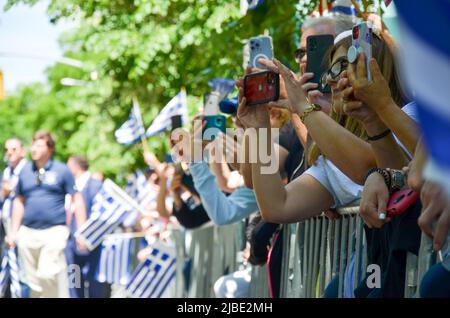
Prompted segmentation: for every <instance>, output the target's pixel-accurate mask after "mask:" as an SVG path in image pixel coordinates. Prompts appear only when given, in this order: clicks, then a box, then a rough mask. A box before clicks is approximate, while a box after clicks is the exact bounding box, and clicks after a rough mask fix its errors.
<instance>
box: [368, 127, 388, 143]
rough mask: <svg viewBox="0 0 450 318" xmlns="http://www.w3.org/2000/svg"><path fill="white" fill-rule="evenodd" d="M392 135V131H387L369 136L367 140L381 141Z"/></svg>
mask: <svg viewBox="0 0 450 318" xmlns="http://www.w3.org/2000/svg"><path fill="white" fill-rule="evenodd" d="M390 133H391V130H390V129H387V130H385V131H383V132H382V133H381V134H379V135H376V136H367V140H369V141H376V140H380V139H382V138H384V137H386V136H387V135H389V134H390Z"/></svg>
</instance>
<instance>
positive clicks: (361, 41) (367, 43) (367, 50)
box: [347, 22, 373, 81]
mask: <svg viewBox="0 0 450 318" xmlns="http://www.w3.org/2000/svg"><path fill="white" fill-rule="evenodd" d="M372 42H373V35H372V25H371V24H370V23H367V22H361V23H360V24H357V25H355V26H354V27H353V29H352V46H351V47H350V48H349V49H348V53H347V58H348V61H349V62H350V63H355V62H356V61H357V60H358V56H359V54H360V53H364V55H365V57H366V72H367V79H368V80H369V81H371V80H372V74H371V73H370V60H371V59H372Z"/></svg>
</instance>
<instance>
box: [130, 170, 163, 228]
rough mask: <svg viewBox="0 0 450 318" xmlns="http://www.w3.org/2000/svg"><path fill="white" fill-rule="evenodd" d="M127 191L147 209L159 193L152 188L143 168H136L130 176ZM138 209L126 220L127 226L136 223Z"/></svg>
mask: <svg viewBox="0 0 450 318" xmlns="http://www.w3.org/2000/svg"><path fill="white" fill-rule="evenodd" d="M125 192H126V193H127V194H128V195H129V196H130V197H132V198H133V199H134V200H136V202H137V203H138V204H139V206H140V207H141V208H142V209H143V210H146V209H147V208H148V206H149V205H150V203H152V202H153V201H155V200H156V195H157V193H156V192H155V191H154V189H152V187H151V186H150V183H149V182H148V181H147V177H146V176H145V174H144V173H143V172H142V171H141V170H136V171H135V172H134V173H133V174H132V175H131V176H129V177H128V182H127V185H126V187H125ZM138 213H139V212H138V211H137V210H134V211H133V212H132V213H131V214H130V215H129V216H128V217H127V218H126V219H125V220H124V221H123V224H124V226H125V227H129V226H133V225H134V224H135V223H136V219H137V216H138Z"/></svg>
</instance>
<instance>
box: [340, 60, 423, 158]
mask: <svg viewBox="0 0 450 318" xmlns="http://www.w3.org/2000/svg"><path fill="white" fill-rule="evenodd" d="M370 70H371V73H372V78H373V79H372V81H370V82H369V81H368V80H367V76H366V67H365V62H364V56H363V55H362V54H361V56H360V57H359V59H358V64H357V66H356V71H355V70H354V68H353V66H352V65H351V66H350V67H349V71H348V78H349V81H350V84H351V85H352V90H353V92H354V95H355V97H356V98H357V99H358V100H360V101H362V102H363V103H365V104H366V105H367V106H368V107H370V108H371V109H372V110H373V111H375V112H376V114H377V115H378V117H379V118H380V119H381V121H382V122H383V123H384V124H385V125H386V126H387V127H388V128H389V129H390V130H391V131H392V133H394V134H395V135H396V136H397V138H398V139H399V140H400V142H401V143H402V144H403V145H404V146H405V147H406V149H407V150H408V152H409V153H411V154H413V153H414V152H415V149H416V145H417V142H418V141H419V137H420V136H419V132H418V128H417V124H416V122H415V121H414V120H413V119H412V118H411V117H410V116H408V115H407V114H406V113H405V112H404V111H402V109H401V108H400V107H398V105H397V104H396V103H395V101H394V100H393V98H392V95H391V91H390V88H389V85H388V83H387V81H386V79H385V78H384V77H383V74H382V73H381V71H380V68H379V66H378V64H377V62H376V60H375V59H372V60H371V61H370Z"/></svg>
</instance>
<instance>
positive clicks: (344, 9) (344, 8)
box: [331, 0, 356, 16]
mask: <svg viewBox="0 0 450 318" xmlns="http://www.w3.org/2000/svg"><path fill="white" fill-rule="evenodd" d="M331 12H332V13H339V14H344V15H350V16H356V10H355V8H354V7H353V4H352V1H351V0H336V1H334V2H333V5H332V9H331Z"/></svg>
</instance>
